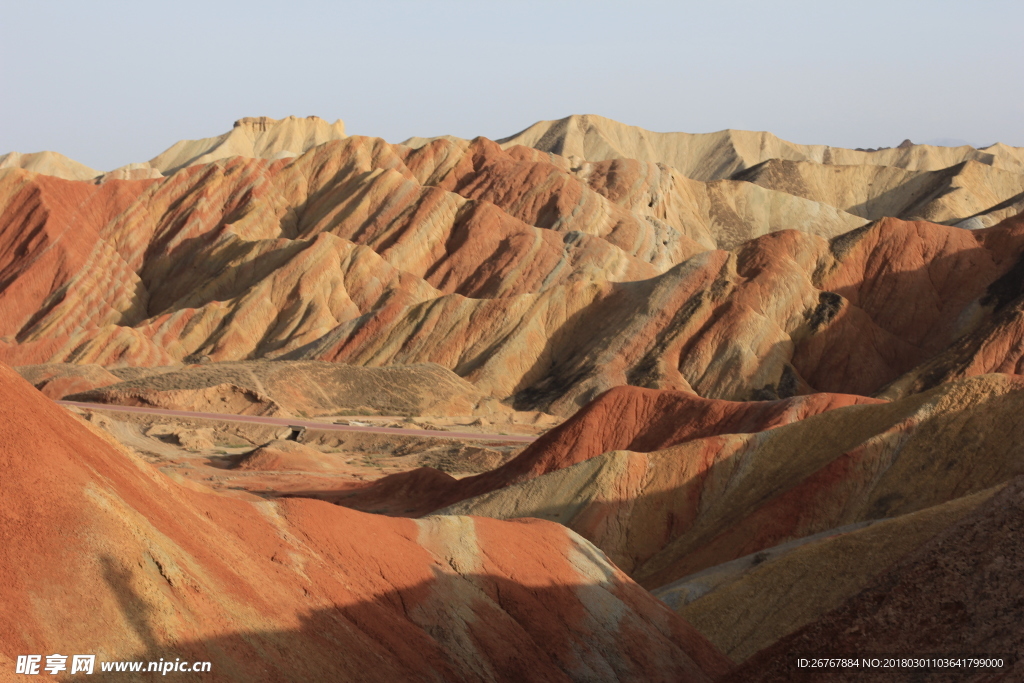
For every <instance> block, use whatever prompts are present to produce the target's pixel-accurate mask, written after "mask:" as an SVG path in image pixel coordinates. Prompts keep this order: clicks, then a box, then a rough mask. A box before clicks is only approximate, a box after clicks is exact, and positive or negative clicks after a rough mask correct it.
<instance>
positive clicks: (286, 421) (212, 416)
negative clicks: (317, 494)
mask: <svg viewBox="0 0 1024 683" xmlns="http://www.w3.org/2000/svg"><path fill="white" fill-rule="evenodd" d="M56 403H59V404H60V405H62V406H75V407H77V408H88V409H90V410H109V411H113V412H119V413H143V414H146V415H164V416H166V417H184V418H193V419H202V420H221V421H223V422H252V423H255V424H264V425H275V426H280V427H291V426H295V427H306V428H308V429H321V430H324V431H329V432H369V433H371V434H401V435H402V436H423V437H432V438H441V439H472V440H475V441H516V442H521V443H531V442H533V441H536V440H537V437H535V436H520V435H513V434H477V433H474V432H446V431H441V430H436V429H403V428H399V427H360V426H358V425H336V424H332V423H330V422H314V421H311V420H299V419H297V418H290V417H261V416H257V415H226V414H224V413H193V412H188V411H184V410H163V409H161V408H137V407H135V406H115V405H108V404H106V403H83V402H80V401H56Z"/></svg>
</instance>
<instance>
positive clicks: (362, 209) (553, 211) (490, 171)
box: [0, 137, 1024, 415]
mask: <svg viewBox="0 0 1024 683" xmlns="http://www.w3.org/2000/svg"><path fill="white" fill-rule="evenodd" d="M572 163H575V162H572ZM695 182H696V181H691V180H688V179H685V178H682V177H681V176H679V175H678V173H676V172H675V171H673V170H672V169H670V168H667V167H663V166H658V165H657V164H652V163H647V162H638V161H632V160H612V161H605V162H600V163H596V164H592V163H584V164H583V165H581V166H578V167H573V166H572V165H571V163H570V161H569V160H568V159H565V158H562V157H558V156H556V155H552V154H548V153H544V152H539V151H537V150H532V149H526V148H520V147H512V148H509V149H507V150H502V149H501V148H500V147H499V146H498V145H496V144H495V143H492V142H490V141H487V140H484V139H479V140H475V141H473V142H471V143H458V142H455V141H449V140H436V141H434V142H432V143H430V144H427V145H425V146H423V147H420V148H418V149H412V148H409V147H403V146H401V145H389V144H387V143H385V142H384V141H382V140H378V139H373V138H360V137H352V138H346V139H344V140H335V141H332V142H329V143H326V144H323V145H320V146H318V147H315V148H313V149H310V150H309V151H308V152H306V153H305V154H303V155H302V156H301V157H298V158H296V159H294V160H278V161H273V162H271V161H267V160H262V159H245V158H241V157H233V158H229V159H224V160H220V161H218V162H216V163H212V164H208V165H203V166H193V167H189V168H185V169H182V170H181V171H179V172H178V173H175V174H174V175H173V176H171V177H169V178H163V179H155V180H141V181H110V182H108V183H105V184H102V185H91V184H86V183H76V182H74V181H64V180H59V179H56V178H49V177H43V176H37V175H35V174H32V173H29V172H26V171H21V170H10V171H4V173H3V175H2V176H0V206H2V218H0V311H2V315H3V317H2V319H0V358H2V359H5V360H7V361H8V362H13V363H17V364H19V365H23V364H35V363H43V362H49V361H54V362H74V363H95V364H99V365H104V366H114V365H156V364H162V365H165V364H173V363H176V362H181V361H184V360H186V359H192V358H198V357H202V356H209V357H210V358H212V359H213V360H236V359H247V358H276V357H280V356H285V357H288V358H294V359H316V360H330V361H340V362H346V363H352V364H356V365H387V364H394V363H399V364H404V363H418V362H435V363H438V364H440V365H443V366H445V367H447V368H449V369H451V370H454V371H455V372H457V373H458V374H459V375H461V376H463V377H465V378H467V379H469V380H471V381H472V382H474V383H475V384H476V385H477V386H479V387H480V388H481V389H482V390H483V391H485V392H486V393H488V394H490V395H491V396H493V397H496V398H499V399H502V400H504V399H511V400H512V402H514V403H515V404H516V405H517V406H518V407H522V408H529V409H544V410H549V411H552V412H556V413H560V414H563V415H569V414H571V413H573V412H574V411H575V410H577V409H578V408H579V407H581V406H583V405H585V404H586V403H587V402H588V401H589V400H591V399H592V398H594V397H595V396H597V395H599V394H601V393H602V392H603V391H606V390H607V389H609V388H611V387H614V386H619V385H623V384H630V385H634V386H644V387H650V388H658V389H675V390H683V391H688V390H692V391H695V392H696V393H697V394H699V395H701V396H705V397H708V398H721V399H728V400H748V399H752V398H755V399H764V398H779V397H786V396H792V395H799V394H809V393H814V392H816V391H819V392H820V391H824V392H832V393H850V394H860V395H872V394H874V393H876V392H879V391H881V390H883V389H884V388H885V387H886V386H887V385H889V384H891V383H893V382H897V381H898V380H899V379H900V378H901V376H903V375H906V374H908V373H912V372H913V371H914V370H915V368H919V367H924V366H923V364H926V363H930V362H932V361H935V362H936V363H938V366H937V367H929V368H928V370H927V373H925V374H924V375H920V376H918V375H915V377H914V378H913V379H908V380H906V381H904V382H903V383H902V384H901V385H900V386H901V387H902V388H901V389H900V390H899V391H903V392H910V391H914V390H918V389H919V388H921V387H924V388H927V387H928V386H931V385H933V384H934V383H936V382H940V381H945V380H944V378H945V379H949V378H956V377H962V376H969V375H971V374H974V373H976V372H988V371H993V370H995V371H1003V372H1005V371H1008V369H1009V370H1014V371H1016V370H1017V368H1018V367H1019V366H1020V365H1021V363H1020V361H1021V357H1022V356H1021V353H1020V352H1019V351H1017V350H1016V349H1017V348H1018V347H1019V343H1018V342H1019V340H1020V339H1022V338H1024V327H1022V326H1021V324H1020V319H1021V318H1020V316H1016V314H1012V315H1011V313H1010V311H1020V310H1022V309H1021V304H1020V295H1021V291H1020V288H1019V287H1018V286H1016V285H1015V284H1014V283H1015V282H1017V281H1018V280H1019V279H1020V278H1019V276H1018V275H1014V273H1016V272H1017V271H1016V269H1015V268H1016V267H1017V266H1016V264H1017V263H1018V261H1019V259H1020V256H1021V253H1022V251H1024V219H1022V218H1014V219H1009V220H1007V221H1004V223H1002V224H1001V225H999V226H997V227H994V228H990V229H987V230H981V231H974V232H971V231H967V230H962V229H959V228H953V227H948V226H943V225H937V224H934V223H927V222H905V221H899V220H896V219H884V220H882V221H879V222H877V223H875V224H872V225H870V226H868V227H866V228H863V229H858V230H854V231H852V232H846V233H845V234H843V235H842V236H840V237H836V238H834V239H832V240H831V241H829V240H828V239H827V238H829V237H832V236H834V235H836V234H837V233H840V232H844V231H845V230H847V228H849V227H851V225H853V224H850V225H847V224H845V223H842V221H840V222H839V223H835V222H834V221H832V218H829V217H828V216H826V215H825V214H824V213H822V212H821V211H819V210H817V209H815V210H814V211H810V209H808V210H807V211H804V209H806V208H807V207H804V209H799V208H798V207H796V206H795V205H792V206H791V205H790V204H789V203H786V202H788V201H789V200H790V199H791V200H793V201H797V200H798V198H796V197H793V196H792V195H786V194H784V193H776V194H778V195H779V197H776V196H775V195H772V196H771V197H767V198H766V197H762V196H760V195H758V197H754V196H753V195H750V196H748V195H747V194H743V193H744V192H747V193H749V192H769V190H765V189H763V188H760V187H758V186H756V185H753V184H751V183H742V182H738V181H716V183H712V184H709V185H705V184H703V183H698V184H697V185H693V183H695ZM723 183H733V185H728V186H726V185H724V184H723ZM698 186H699V187H698ZM751 188H754V189H751ZM730 197H731V199H729V198H730ZM780 197H781V198H787V197H788V198H789V199H786V200H785V201H783V199H780ZM727 200H728V201H727ZM799 201H800V202H806V201H807V200H803V199H799ZM780 202H781V203H780ZM815 206H817V205H815ZM796 216H803V218H801V219H800V220H797V219H796ZM808 216H810V217H811V219H809V222H807V221H804V218H807V217H808ZM833 218H834V217H833ZM858 224H859V223H858ZM789 225H799V226H801V227H802V230H800V231H797V230H779V228H780V227H784V226H789ZM829 226H831V227H829ZM766 232H769V233H770V234H764V233H766ZM750 237H755V239H749V238H750ZM721 246H728V247H729V248H730V249H732V250H731V251H727V250H725V249H716V248H715V247H721ZM965 340H969V341H970V344H968V345H967V346H966V347H964V346H963V345H964V344H967V342H966V341H965ZM958 344H959V345H960V346H957V345H958ZM961 347H963V348H961Z"/></svg>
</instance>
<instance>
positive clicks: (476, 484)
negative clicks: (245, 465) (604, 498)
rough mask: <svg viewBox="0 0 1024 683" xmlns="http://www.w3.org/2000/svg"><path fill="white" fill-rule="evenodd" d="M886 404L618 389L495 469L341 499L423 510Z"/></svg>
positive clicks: (383, 484) (419, 478)
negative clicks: (591, 466)
mask: <svg viewBox="0 0 1024 683" xmlns="http://www.w3.org/2000/svg"><path fill="white" fill-rule="evenodd" d="M881 402H882V401H878V400H876V399H870V398H864V397H861V396H847V395H842V394H813V395H810V396H800V397H795V398H790V399H784V400H778V401H758V402H747V403H741V402H735V401H719V400H712V399H703V398H700V397H699V396H695V395H693V394H691V393H687V392H677V391H656V390H651V389H639V388H636V387H618V388H615V389H612V390H610V391H608V392H606V393H605V394H603V395H602V396H600V397H599V398H597V399H595V400H594V401H593V402H591V403H590V404H588V405H587V406H586V407H584V408H583V409H582V410H580V411H579V412H577V413H576V414H575V415H573V416H572V417H571V418H569V419H568V420H567V421H566V422H564V423H562V424H561V425H559V426H558V427H556V428H554V429H552V430H551V431H550V432H548V433H547V434H545V435H544V436H542V437H541V438H540V439H538V440H537V441H536V442H534V443H533V444H531V445H530V446H529V447H528V448H527V449H526V450H524V451H523V452H522V453H520V454H519V455H518V456H516V457H515V458H513V459H512V460H510V461H509V462H508V463H506V464H505V465H503V466H501V467H499V468H497V469H494V470H491V471H490V472H485V473H483V474H479V475H476V476H473V477H467V478H465V479H460V480H456V479H454V478H452V477H450V476H448V475H447V474H444V473H443V472H439V471H437V470H432V469H430V468H421V469H417V470H413V471H411V472H403V473H400V474H392V475H389V476H387V477H384V478H382V479H380V480H378V481H376V482H373V483H372V484H369V485H367V486H366V487H364V488H362V489H359V490H357V491H350V492H346V493H345V494H342V495H340V496H338V497H337V498H336V501H337V502H338V503H339V504H341V505H345V506H349V507H354V508H357V509H363V510H373V511H375V512H380V511H387V512H389V513H392V514H399V515H413V516H418V515H423V514H427V513H430V512H433V511H434V510H438V509H440V508H443V507H446V506H448V505H451V504H453V503H455V502H458V501H460V500H464V499H466V498H471V497H473V496H478V495H481V494H484V493H487V492H489V491H494V490H497V489H500V488H503V487H505V486H508V485H510V484H515V483H518V482H522V481H526V480H529V479H533V478H535V477H539V476H541V475H544V474H547V473H548V472H553V471H556V470H560V469H564V468H566V467H571V466H572V465H575V464H577V463H580V462H583V461H585V460H588V459H590V458H593V457H595V456H598V455H601V454H602V453H607V452H608V451H613V450H630V451H636V452H651V451H657V450H661V449H664V448H668V447H670V446H675V445H678V444H681V443H685V442H688V441H693V440H695V439H701V438H705V437H709V436H715V435H718V434H739V433H755V432H761V431H764V430H766V429H772V428H774V427H778V426H781V425H784V424H790V423H792V422H796V421H798V420H802V419H804V418H806V417H810V416H811V415H816V414H818V413H823V412H826V411H828V410H833V409H835V408H840V407H843V406H848V405H857V404H874V403H881Z"/></svg>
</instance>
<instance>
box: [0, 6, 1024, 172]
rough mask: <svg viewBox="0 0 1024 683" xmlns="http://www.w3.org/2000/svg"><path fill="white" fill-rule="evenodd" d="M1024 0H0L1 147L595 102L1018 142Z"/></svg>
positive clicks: (583, 110) (372, 122) (159, 140)
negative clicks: (285, 120)
mask: <svg viewBox="0 0 1024 683" xmlns="http://www.w3.org/2000/svg"><path fill="white" fill-rule="evenodd" d="M1021 26H1024V2H1020V0H1016V1H1015V2H985V1H984V0H976V1H975V2H970V3H968V2H946V1H944V0H929V1H927V2H917V1H901V0H889V1H888V2H875V1H873V0H857V1H856V2H850V1H849V0H844V1H843V2H832V1H830V0H818V1H816V2H802V1H800V2H796V1H782V0H780V1H776V2H771V1H768V0H760V1H758V2H734V1H730V0H716V1H714V2H711V1H703V2H685V1H677V2H644V1H643V0H634V1H632V2H600V1H597V0H592V1H591V2H576V1H573V0H548V1H547V2H532V1H530V0H517V1H516V2H506V1H498V0H491V1H488V0H477V1H474V2H470V1H450V2H432V1H429V0H423V1H420V2H411V1H404V0H376V1H374V2H365V3H363V2H360V3H355V2H314V1H307V2H304V1H302V0H292V1H291V2H288V3H282V2H262V1H260V0H249V1H248V2H218V1H217V0H206V1H205V2H193V1H192V0H180V1H178V2H175V3H170V2H138V1H134V2H104V1H102V0H91V1H90V2H81V1H77V2H56V1H51V0H33V2H25V1H24V0H17V1H14V0H0V29H2V31H3V39H2V40H0V154H2V153H4V152H7V151H20V152H37V151H42V150H53V151H57V152H61V153H62V154H65V155H67V156H69V157H71V158H72V159H75V160H77V161H80V162H82V163H84V164H86V165H89V166H92V167H93V168H97V169H99V170H110V169H113V168H115V167H117V166H121V165H123V164H127V163H130V162H134V161H146V160H148V159H150V158H152V157H154V156H156V155H157V154H158V153H159V152H161V151H163V150H164V149H166V148H167V147H169V146H170V145H171V144H173V143H174V142H175V141H177V140H180V139H194V138H202V137H210V136H214V135H219V134H220V133H224V132H226V131H228V130H229V129H230V128H231V125H232V123H233V122H234V121H235V120H236V119H239V118H241V117H244V116H271V117H274V118H281V117H285V116H288V115H296V116H308V115H317V116H320V117H321V118H324V119H328V120H330V121H333V120H335V119H338V118H340V119H342V120H344V121H345V125H346V129H347V132H348V133H349V134H359V135H373V136H379V137H383V138H385V139H387V140H388V141H391V142H399V141H401V140H404V139H406V138H408V137H411V136H414V135H418V136H424V137H426V136H433V135H441V134H452V135H458V136H460V137H469V138H472V137H475V136H477V135H483V136H486V137H489V138H501V137H506V136H509V135H512V134H514V133H516V132H518V131H520V130H522V129H524V128H526V127H527V126H529V125H530V124H532V123H534V122H536V121H539V120H544V119H557V118H562V117H564V116H568V115H570V114H600V115H602V116H607V117H609V118H613V119H616V120H619V121H622V122H624V123H628V124H631V125H635V126H641V127H643V128H647V129H650V130H655V131H685V132H690V133H703V132H710V131H715V130H721V129H723V128H738V129H747V130H768V131H771V132H773V133H775V134H776V135H778V136H780V137H782V138H784V139H787V140H791V141H793V142H797V143H803V144H828V145H833V146H839V147H878V146H895V145H898V144H899V143H900V142H901V141H902V140H904V139H905V138H910V139H911V140H914V141H915V142H921V141H927V140H935V139H940V138H947V139H960V140H966V141H968V142H970V143H971V144H973V145H976V146H983V145H988V144H991V143H993V142H996V141H1000V142H1004V143H1006V144H1010V145H1014V146H1024V125H1022V121H1024V89H1022V88H1021V87H1020V84H1021V83H1024V41H1022V40H1021V39H1020V37H1019V31H1020V27H1021Z"/></svg>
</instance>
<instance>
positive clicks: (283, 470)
mask: <svg viewBox="0 0 1024 683" xmlns="http://www.w3.org/2000/svg"><path fill="white" fill-rule="evenodd" d="M69 410H71V411H73V412H75V413H77V414H78V415H81V416H82V417H83V418H84V419H87V420H89V421H90V422H91V423H93V424H94V425H96V426H98V427H100V428H102V429H103V430H105V431H106V432H107V433H109V434H110V435H111V436H112V437H113V438H115V439H117V440H118V441H119V442H121V443H122V444H124V445H125V446H127V447H129V448H131V449H133V450H135V451H136V452H138V453H139V454H140V455H142V457H144V458H145V459H146V460H148V461H149V462H150V463H152V464H153V465H155V466H156V467H159V468H160V469H161V470H162V471H163V472H165V473H167V474H168V475H170V476H172V477H174V478H176V479H177V478H181V479H184V480H187V481H192V482H195V483H197V484H201V485H203V486H207V487H210V488H212V489H214V490H217V491H221V492H227V493H233V494H236V495H241V496H243V497H248V496H249V495H253V494H255V495H257V496H260V497H265V498H266V497H270V498H273V497H278V496H295V495H302V496H309V497H320V496H322V495H325V494H331V493H337V492H338V491H343V490H346V489H349V488H353V487H358V486H361V485H364V484H365V483H366V482H369V481H373V480H375V479H379V478H380V477H383V476H385V475H388V474H394V473H396V472H405V471H408V470H412V469H416V468H419V467H433V468H436V469H439V470H442V471H444V472H446V473H448V474H450V475H451V476H453V477H456V478H461V477H465V476H469V475H471V474H477V473H480V472H485V471H487V470H491V469H494V468H495V467H498V466H500V465H502V464H504V463H505V462H507V461H508V460H510V459H511V458H513V457H515V456H516V455H517V454H518V453H520V452H521V451H522V450H523V448H525V446H526V445H528V444H524V443H522V442H513V441H502V440H501V439H500V435H502V434H508V435H517V436H525V435H528V436H539V435H541V434H543V433H544V432H546V431H547V430H548V429H550V428H551V427H552V426H554V425H556V424H558V422H559V420H558V419H557V418H553V417H552V416H550V415H546V414H544V413H527V412H517V413H513V414H511V415H510V416H509V417H507V418H506V419H504V420H502V422H504V424H497V425H496V424H491V423H490V421H488V420H487V419H486V418H480V417H478V416H461V417H404V418H403V417H376V416H372V417H359V418H358V419H356V418H352V417H337V418H324V419H323V420H322V421H323V422H325V423H335V424H350V425H353V426H375V427H399V428H403V429H417V428H419V429H424V430H431V431H450V430H456V431H458V432H459V433H466V432H470V433H480V434H496V435H499V436H497V437H496V438H494V439H487V440H475V439H474V440H470V439H459V438H443V437H435V436H423V437H420V436H406V435H400V434H375V433H368V432H359V431H330V430H317V429H307V430H305V431H304V432H302V433H301V434H298V435H294V434H292V432H291V430H290V429H288V428H286V427H277V426H270V425H258V424H250V423H243V422H229V421H224V420H213V419H177V418H168V417H164V416H152V415H140V414H134V413H124V412H116V411H113V410H109V409H104V408H96V409H82V408H69ZM506 420H507V421H506ZM267 454H270V455H272V456H275V457H268V456H267ZM254 458H258V461H259V463H260V464H259V466H254V465H253V462H254ZM247 463H248V464H247ZM268 468H274V469H268Z"/></svg>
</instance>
